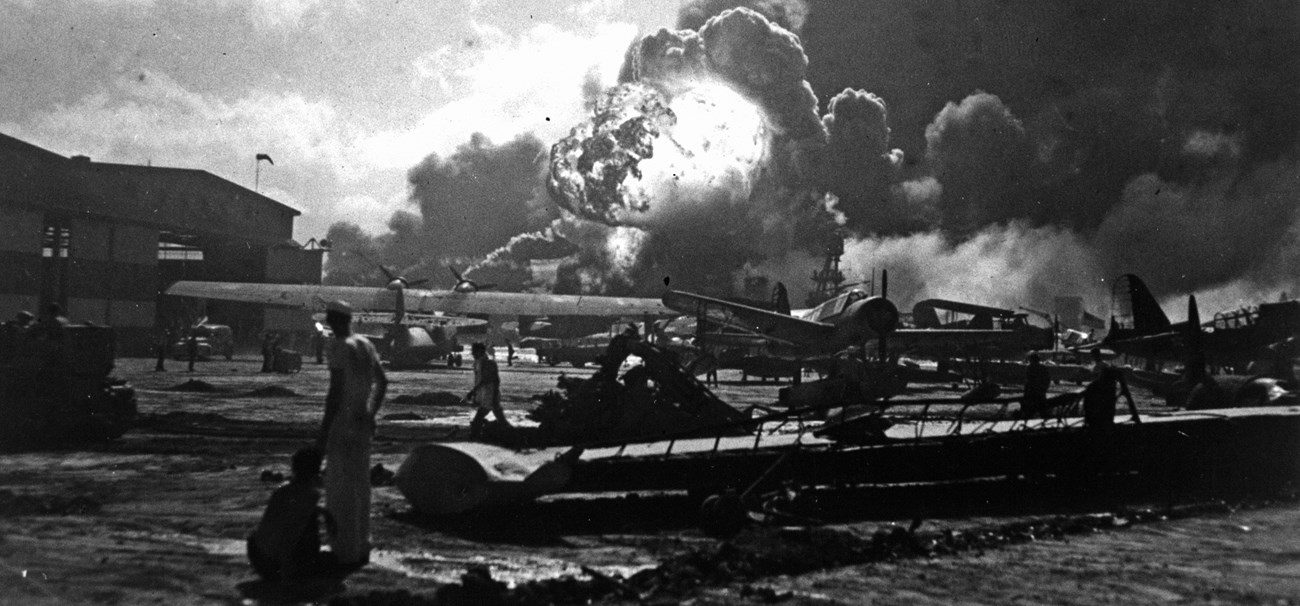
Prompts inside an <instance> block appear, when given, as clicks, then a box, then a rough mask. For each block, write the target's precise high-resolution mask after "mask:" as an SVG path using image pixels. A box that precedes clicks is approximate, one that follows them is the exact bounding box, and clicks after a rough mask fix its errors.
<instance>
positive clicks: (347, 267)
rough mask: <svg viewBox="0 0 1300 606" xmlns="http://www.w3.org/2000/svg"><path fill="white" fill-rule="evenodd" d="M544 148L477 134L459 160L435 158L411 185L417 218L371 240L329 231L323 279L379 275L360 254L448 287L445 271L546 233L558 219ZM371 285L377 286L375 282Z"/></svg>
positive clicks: (394, 223) (404, 216) (525, 139)
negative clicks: (546, 183) (547, 184)
mask: <svg viewBox="0 0 1300 606" xmlns="http://www.w3.org/2000/svg"><path fill="white" fill-rule="evenodd" d="M544 167H545V148H544V146H543V145H542V143H541V141H539V140H538V139H537V138H536V137H533V136H531V135H525V136H521V137H519V138H517V139H515V140H513V141H510V142H507V143H505V144H502V145H495V144H493V143H492V142H491V141H489V140H488V139H487V138H486V137H484V136H483V135H475V136H474V137H472V138H471V139H470V141H468V142H467V143H465V144H464V145H462V146H460V147H459V148H458V149H457V150H456V152H455V153H453V154H451V155H450V156H448V157H446V158H443V157H439V156H437V155H430V156H428V157H427V158H425V159H424V160H423V161H422V162H420V164H419V165H417V166H415V167H414V168H412V169H411V170H410V171H409V173H408V175H407V179H408V181H409V183H410V188H411V189H410V192H411V201H412V202H413V203H414V204H416V205H417V207H418V209H419V214H414V213H411V212H406V211H399V212H397V213H394V214H393V216H392V218H390V219H389V222H388V229H389V231H388V232H387V233H385V234H381V235H379V236H375V237H370V236H368V235H366V234H363V233H361V231H360V230H359V229H357V228H356V226H353V225H348V224H337V225H335V226H334V227H332V228H331V229H330V232H329V238H330V240H331V241H332V242H333V245H334V250H335V251H337V252H336V253H334V254H331V255H329V261H328V264H327V267H326V279H327V280H328V281H329V282H330V283H346V282H353V281H357V280H361V279H366V278H367V277H371V278H373V276H374V275H375V274H374V273H373V272H371V271H361V268H363V267H364V264H365V261H364V260H358V259H356V258H355V257H358V256H359V255H353V254H351V253H352V252H353V251H361V252H363V254H365V257H366V258H368V259H371V260H372V263H371V265H372V266H373V264H376V263H383V264H384V265H386V266H388V267H389V268H390V269H393V270H395V271H399V272H402V273H404V274H406V275H407V277H410V278H416V277H433V278H434V279H435V282H434V283H435V284H437V283H438V281H442V280H450V279H451V278H450V274H449V272H448V271H447V270H446V269H445V267H446V266H447V265H456V266H458V267H461V268H463V267H464V266H466V265H469V264H471V263H473V262H476V261H479V260H480V259H482V258H483V257H484V256H485V255H487V254H488V253H491V252H493V251H494V250H496V249H497V248H499V247H501V246H503V245H505V244H506V243H507V242H509V241H510V239H511V238H512V237H514V236H517V235H519V234H521V233H526V232H531V231H535V230H538V229H541V228H543V227H545V226H546V225H548V224H549V223H550V222H551V221H552V220H554V219H555V218H556V217H557V216H558V214H557V212H556V210H555V209H554V207H553V206H552V205H551V204H550V203H549V202H548V201H547V199H546V196H545V193H544V191H543V189H542V183H543V181H542V178H541V177H542V175H543V174H544V173H543V171H544ZM370 283H371V284H373V283H374V282H373V281H372V282H370Z"/></svg>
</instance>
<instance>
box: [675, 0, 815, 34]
mask: <svg viewBox="0 0 1300 606" xmlns="http://www.w3.org/2000/svg"><path fill="white" fill-rule="evenodd" d="M740 7H744V8H747V9H750V10H752V11H754V12H756V13H758V14H760V15H763V16H764V17H766V18H767V20H768V21H771V22H772V23H775V24H777V25H778V26H780V27H781V28H783V29H785V30H788V31H791V32H794V33H796V34H798V33H799V31H800V30H801V29H803V22H804V20H805V19H807V18H808V5H807V4H805V3H804V2H803V1H802V0H747V1H741V0H693V1H691V2H687V3H685V4H684V5H683V6H682V9H681V12H680V13H679V14H678V15H677V29H689V30H697V31H698V30H699V29H700V28H702V27H704V24H705V23H706V22H708V20H709V19H710V18H712V17H713V16H714V15H718V14H721V13H722V12H723V11H725V10H728V9H733V8H740Z"/></svg>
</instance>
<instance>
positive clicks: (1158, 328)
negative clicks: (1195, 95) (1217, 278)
mask: <svg viewBox="0 0 1300 606" xmlns="http://www.w3.org/2000/svg"><path fill="white" fill-rule="evenodd" d="M1112 306H1113V307H1114V308H1115V309H1116V310H1117V311H1118V313H1116V314H1114V315H1112V316H1111V328H1110V331H1109V332H1108V333H1107V334H1106V338H1104V339H1102V340H1101V341H1100V343H1099V344H1098V345H1099V346H1100V347H1103V348H1105V349H1110V350H1111V351H1115V352H1117V353H1120V354H1125V355H1131V356H1137V357H1141V358H1146V359H1148V360H1151V361H1153V362H1164V361H1181V360H1185V359H1187V358H1188V355H1189V345H1192V344H1193V343H1192V340H1193V339H1199V341H1200V342H1199V349H1200V351H1201V352H1202V353H1203V355H1204V357H1205V363H1206V364H1208V365H1210V366H1216V367H1222V368H1233V369H1238V370H1245V369H1246V367H1247V366H1248V365H1249V364H1250V363H1251V362H1255V361H1258V360H1260V359H1261V358H1263V357H1266V356H1268V355H1270V354H1269V347H1270V346H1273V345H1276V344H1281V343H1285V342H1287V341H1288V340H1289V339H1295V338H1297V337H1300V301H1294V300H1292V301H1281V302H1277V303H1260V304H1259V305H1257V306H1254V307H1247V308H1241V309H1237V310H1234V311H1230V312H1220V313H1216V314H1215V315H1214V318H1213V319H1212V320H1210V321H1208V322H1204V323H1202V322H1201V321H1200V318H1199V314H1193V313H1192V312H1193V311H1195V306H1194V305H1191V306H1190V307H1191V309H1190V310H1189V320H1187V321H1183V322H1177V323H1173V322H1170V321H1169V317H1168V316H1166V315H1165V312H1164V310H1162V309H1161V308H1160V304H1159V303H1157V302H1156V300H1155V297H1154V296H1152V295H1151V291H1150V290H1149V289H1148V288H1147V286H1146V284H1145V283H1143V282H1142V280H1141V279H1140V278H1138V277H1137V276H1135V275H1133V274H1124V275H1123V276H1120V278H1119V280H1117V281H1116V284H1115V287H1114V289H1113V290H1112ZM1193 328H1199V330H1192V329H1193Z"/></svg>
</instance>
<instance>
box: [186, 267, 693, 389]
mask: <svg viewBox="0 0 1300 606" xmlns="http://www.w3.org/2000/svg"><path fill="white" fill-rule="evenodd" d="M385 273H388V272H387V270H385ZM453 273H454V272H453ZM457 278H458V283H457V286H458V287H457V288H456V289H453V290H426V289H420V288H410V285H411V284H412V283H411V282H408V281H407V280H406V279H405V278H402V277H400V276H393V275H392V274H389V283H388V285H387V286H385V287H366V286H323V285H314V284H259V283H248V282H198V281H191V280H182V281H179V282H176V283H175V284H173V285H172V286H171V287H170V288H168V289H167V291H166V294H169V295H175V296H180V297H195V298H201V299H217V300H222V301H237V302H241V303H253V304H258V305H269V306H275V307H285V308H295V309H305V310H313V311H320V310H323V309H324V308H325V303H326V302H328V301H332V300H336V299H342V300H344V301H347V302H348V303H350V304H351V305H352V308H353V309H355V310H357V311H356V312H355V314H354V319H356V320H358V321H363V320H366V319H381V320H383V321H385V323H387V324H389V327H388V328H387V330H386V333H385V335H383V336H381V337H377V339H378V342H377V343H376V346H377V348H378V349H380V353H381V354H382V355H384V357H385V359H387V360H389V362H390V363H391V364H394V365H399V366H418V365H422V364H427V363H428V362H430V361H431V360H434V359H437V358H440V357H444V356H448V355H454V354H455V352H458V351H459V350H460V346H459V344H458V343H456V340H455V330H456V328H463V327H470V326H482V325H484V324H485V323H490V322H491V321H492V320H491V319H492V318H504V317H510V318H511V319H513V318H514V317H517V316H534V317H536V316H550V317H563V316H600V317H610V318H645V319H649V320H654V319H661V318H667V317H672V316H675V315H677V314H676V312H673V311H672V310H669V309H668V308H666V307H664V305H663V304H662V303H660V302H659V301H658V300H656V299H643V298H635V297H599V296H586V295H551V294H537V293H506V292H481V291H479V290H478V289H480V288H486V287H487V286H486V285H475V286H474V287H473V288H466V287H464V286H462V285H465V284H466V283H467V282H468V281H467V280H464V279H463V278H462V277H460V276H457ZM419 283H420V282H415V284H419ZM447 314H474V315H478V316H487V317H488V318H489V320H483V319H480V318H467V317H462V316H460V315H447ZM385 316H388V317H385Z"/></svg>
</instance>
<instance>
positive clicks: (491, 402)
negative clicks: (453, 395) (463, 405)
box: [465, 343, 510, 440]
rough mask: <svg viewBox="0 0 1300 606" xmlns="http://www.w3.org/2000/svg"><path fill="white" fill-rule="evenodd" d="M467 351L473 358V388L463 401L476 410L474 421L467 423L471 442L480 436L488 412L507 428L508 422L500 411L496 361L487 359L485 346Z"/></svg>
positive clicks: (472, 346) (498, 375)
mask: <svg viewBox="0 0 1300 606" xmlns="http://www.w3.org/2000/svg"><path fill="white" fill-rule="evenodd" d="M469 351H470V355H471V356H473V357H474V386H473V387H471V388H470V390H469V393H467V394H465V399H466V400H469V401H470V402H473V403H474V405H475V407H477V408H478V410H477V411H476V412H475V413H474V420H472V421H470V423H469V437H470V439H471V440H473V439H477V438H479V437H480V436H481V435H482V433H483V423H484V421H485V420H486V419H487V415H488V413H489V412H490V413H492V414H493V415H494V416H495V417H496V418H497V420H498V421H500V422H501V423H504V424H506V425H507V426H509V425H510V422H509V421H507V420H506V413H505V411H504V410H501V375H500V373H499V372H498V371H497V363H496V360H493V359H492V358H490V357H488V355H487V346H486V345H484V344H482V343H475V344H473V345H471V346H470V349H469Z"/></svg>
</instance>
